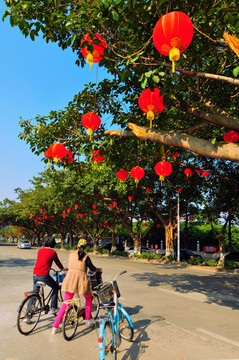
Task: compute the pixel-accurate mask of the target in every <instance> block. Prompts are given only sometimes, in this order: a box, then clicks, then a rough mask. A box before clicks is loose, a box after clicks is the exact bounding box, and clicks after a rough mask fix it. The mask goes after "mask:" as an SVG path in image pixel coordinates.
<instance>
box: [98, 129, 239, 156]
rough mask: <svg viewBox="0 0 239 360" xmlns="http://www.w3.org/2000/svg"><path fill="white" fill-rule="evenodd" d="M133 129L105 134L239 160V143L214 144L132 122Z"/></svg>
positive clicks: (111, 131) (110, 131) (106, 133)
mask: <svg viewBox="0 0 239 360" xmlns="http://www.w3.org/2000/svg"><path fill="white" fill-rule="evenodd" d="M128 126H129V128H130V129H132V131H129V130H127V131H122V130H109V131H105V132H104V134H105V135H111V136H119V137H132V136H137V137H138V138H140V139H141V140H146V141H151V142H154V143H158V144H164V145H169V146H176V147H179V148H182V149H185V150H190V151H192V152H195V153H197V154H199V155H201V156H207V157H210V158H215V159H222V160H230V161H235V162H236V161H239V145H238V144H234V143H225V142H217V143H216V144H212V143H211V142H210V141H209V140H204V139H200V138H198V137H195V136H191V135H188V134H185V133H176V132H174V131H165V130H153V129H149V128H145V127H141V126H137V125H135V124H132V123H128Z"/></svg>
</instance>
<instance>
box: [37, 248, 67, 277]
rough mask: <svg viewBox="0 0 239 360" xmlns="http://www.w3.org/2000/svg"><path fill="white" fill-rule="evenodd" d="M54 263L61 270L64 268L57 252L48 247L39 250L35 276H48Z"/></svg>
mask: <svg viewBox="0 0 239 360" xmlns="http://www.w3.org/2000/svg"><path fill="white" fill-rule="evenodd" d="M53 261H54V262H55V263H56V265H57V266H58V267H59V268H60V269H63V268H64V266H63V265H62V263H61V262H60V260H59V258H58V256H57V253H56V252H55V250H53V249H51V248H47V247H46V248H43V249H40V250H38V253H37V261H36V264H35V267H34V269H33V274H34V275H38V276H45V275H48V274H49V271H50V268H51V266H52V263H53Z"/></svg>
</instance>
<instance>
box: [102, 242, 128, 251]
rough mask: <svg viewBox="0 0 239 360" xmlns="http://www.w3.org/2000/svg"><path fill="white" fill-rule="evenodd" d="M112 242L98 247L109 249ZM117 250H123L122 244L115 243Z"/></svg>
mask: <svg viewBox="0 0 239 360" xmlns="http://www.w3.org/2000/svg"><path fill="white" fill-rule="evenodd" d="M111 247H112V244H111V243H108V244H106V245H103V246H100V249H106V250H111ZM115 247H116V250H117V251H124V246H123V245H122V244H116V245H115Z"/></svg>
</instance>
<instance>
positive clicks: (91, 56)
mask: <svg viewBox="0 0 239 360" xmlns="http://www.w3.org/2000/svg"><path fill="white" fill-rule="evenodd" d="M86 62H87V64H89V65H90V70H91V67H92V64H93V62H94V57H93V55H92V54H91V53H89V54H88V55H87V58H86Z"/></svg>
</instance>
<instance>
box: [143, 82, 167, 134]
mask: <svg viewBox="0 0 239 360" xmlns="http://www.w3.org/2000/svg"><path fill="white" fill-rule="evenodd" d="M159 94H160V90H159V89H156V88H155V89H154V91H153V92H152V91H151V90H150V89H146V90H144V91H143V92H142V93H141V94H140V96H139V99H138V104H139V107H140V109H141V110H142V111H144V112H145V113H147V119H148V120H149V121H150V128H152V120H153V119H154V115H157V114H159V113H160V112H161V111H163V110H164V108H165V106H166V105H164V104H163V98H164V95H162V96H159Z"/></svg>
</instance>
